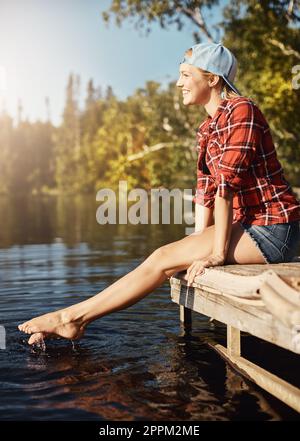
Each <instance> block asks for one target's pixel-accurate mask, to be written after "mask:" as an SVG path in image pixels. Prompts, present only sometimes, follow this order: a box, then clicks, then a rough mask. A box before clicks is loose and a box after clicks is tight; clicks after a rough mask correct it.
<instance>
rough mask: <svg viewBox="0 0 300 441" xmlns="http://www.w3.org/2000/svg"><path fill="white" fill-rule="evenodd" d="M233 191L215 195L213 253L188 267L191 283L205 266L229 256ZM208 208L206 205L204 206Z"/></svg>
mask: <svg viewBox="0 0 300 441" xmlns="http://www.w3.org/2000/svg"><path fill="white" fill-rule="evenodd" d="M232 199H233V193H232V191H231V190H229V189H228V191H227V192H226V195H225V196H223V197H220V196H219V190H218V192H217V194H216V197H215V235H214V243H213V249H212V253H211V254H210V255H209V256H207V257H206V258H204V259H201V260H195V261H194V262H193V263H192V265H191V266H189V268H188V269H187V284H188V286H189V285H191V284H192V283H193V281H194V278H195V276H197V275H199V274H202V273H203V271H204V268H205V267H211V266H218V265H223V264H224V263H225V259H226V256H227V252H228V248H229V244H230V237H231V230H232V220H233V209H232ZM204 208H206V207H204Z"/></svg>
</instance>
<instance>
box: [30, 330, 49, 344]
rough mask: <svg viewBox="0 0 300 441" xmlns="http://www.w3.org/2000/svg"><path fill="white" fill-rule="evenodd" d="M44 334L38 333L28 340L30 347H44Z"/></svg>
mask: <svg viewBox="0 0 300 441" xmlns="http://www.w3.org/2000/svg"><path fill="white" fill-rule="evenodd" d="M44 337H45V336H44V334H43V333H42V332H36V333H35V334H32V335H31V337H30V338H29V340H28V344H29V345H43V343H44Z"/></svg>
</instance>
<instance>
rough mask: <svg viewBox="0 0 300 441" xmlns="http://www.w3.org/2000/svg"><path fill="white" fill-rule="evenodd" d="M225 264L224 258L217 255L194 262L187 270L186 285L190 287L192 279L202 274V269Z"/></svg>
mask: <svg viewBox="0 0 300 441" xmlns="http://www.w3.org/2000/svg"><path fill="white" fill-rule="evenodd" d="M224 262H225V256H223V255H219V254H211V255H210V256H207V257H206V258H205V259H201V260H195V261H194V262H193V263H192V264H191V265H190V266H189V267H188V269H187V272H186V273H187V279H188V282H187V285H188V286H190V285H191V284H192V283H193V281H194V278H195V277H196V276H198V275H199V274H203V273H204V268H208V267H210V266H218V265H223V264H224Z"/></svg>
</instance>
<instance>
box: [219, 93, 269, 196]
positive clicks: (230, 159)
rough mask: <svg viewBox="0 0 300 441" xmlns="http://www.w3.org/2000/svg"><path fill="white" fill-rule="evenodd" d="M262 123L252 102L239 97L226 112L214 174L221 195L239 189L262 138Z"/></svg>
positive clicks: (226, 194)
mask: <svg viewBox="0 0 300 441" xmlns="http://www.w3.org/2000/svg"><path fill="white" fill-rule="evenodd" d="M261 136H262V126H261V124H260V123H259V120H257V118H256V116H255V108H254V104H253V103H251V102H250V101H241V102H240V103H238V104H237V105H236V106H234V108H233V109H232V110H231V112H230V113H229V115H228V117H227V119H226V123H225V126H224V129H223V130H222V136H221V138H222V153H221V156H220V159H219V163H218V166H217V170H216V175H215V184H216V189H217V190H218V191H219V196H220V197H226V196H228V194H229V193H230V191H232V192H236V191H238V190H240V188H241V186H242V184H243V181H244V179H245V176H246V175H247V171H248V170H249V168H250V165H251V163H252V161H253V158H254V155H255V152H256V147H257V145H258V144H259V143H260V142H261Z"/></svg>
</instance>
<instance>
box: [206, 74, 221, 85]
mask: <svg viewBox="0 0 300 441" xmlns="http://www.w3.org/2000/svg"><path fill="white" fill-rule="evenodd" d="M219 81H220V77H219V75H215V74H213V75H212V76H211V77H210V79H209V81H208V85H209V86H210V87H213V86H216V85H217V84H218V82H219Z"/></svg>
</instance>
